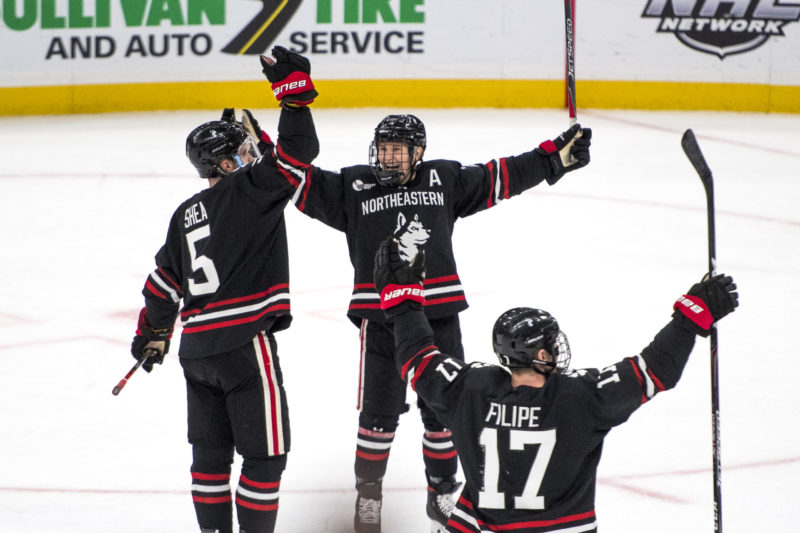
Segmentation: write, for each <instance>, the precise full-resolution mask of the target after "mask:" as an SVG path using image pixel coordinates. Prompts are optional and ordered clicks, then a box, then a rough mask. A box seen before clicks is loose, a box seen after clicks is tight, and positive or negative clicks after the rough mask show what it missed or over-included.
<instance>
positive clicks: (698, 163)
mask: <svg viewBox="0 0 800 533" xmlns="http://www.w3.org/2000/svg"><path fill="white" fill-rule="evenodd" d="M681 146H682V147H683V151H684V153H685V154H686V157H688V158H689V162H691V163H692V166H693V167H694V169H695V170H696V171H697V173H698V174H699V175H700V179H701V180H703V185H705V186H706V187H708V186H709V185H710V184H711V169H709V168H708V163H706V159H705V158H704V157H703V152H701V151H700V145H698V144H697V138H696V137H695V136H694V132H693V131H692V130H691V129H688V130H686V131H685V132H683V137H681Z"/></svg>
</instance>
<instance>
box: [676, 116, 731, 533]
mask: <svg viewBox="0 0 800 533" xmlns="http://www.w3.org/2000/svg"><path fill="white" fill-rule="evenodd" d="M681 146H682V147H683V151H684V152H685V153H686V157H688V158H689V161H690V162H691V163H692V166H693V167H694V169H695V170H696V171H697V174H698V175H699V176H700V180H701V181H702V182H703V187H704V188H705V191H706V212H707V214H708V273H709V275H711V276H713V275H715V274H716V270H717V249H716V248H717V243H716V228H715V223H714V181H713V178H712V176H711V169H709V168H708V164H707V163H706V160H705V157H703V152H701V151H700V145H699V144H697V138H696V137H695V135H694V132H693V131H692V130H691V129H688V130H686V131H685V132H684V134H683V137H682V138H681ZM709 341H710V345H711V441H712V460H713V478H714V531H715V532H716V533H722V461H721V457H720V455H721V453H720V452H721V447H722V441H721V435H720V416H719V360H718V344H717V326H716V324H714V325H712V326H711V332H710V335H709Z"/></svg>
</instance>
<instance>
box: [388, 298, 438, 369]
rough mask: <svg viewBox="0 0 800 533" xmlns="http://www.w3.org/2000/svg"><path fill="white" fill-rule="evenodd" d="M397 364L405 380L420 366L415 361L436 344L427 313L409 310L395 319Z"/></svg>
mask: <svg viewBox="0 0 800 533" xmlns="http://www.w3.org/2000/svg"><path fill="white" fill-rule="evenodd" d="M394 339H395V348H396V349H395V363H396V364H397V369H398V371H399V372H400V377H402V378H403V380H406V379H407V374H408V371H409V369H410V368H411V367H413V366H415V365H416V364H418V361H414V359H415V358H416V357H417V356H418V355H420V354H421V353H422V352H424V349H425V348H426V347H428V346H432V345H433V344H434V339H433V330H432V329H431V326H430V324H429V323H428V319H427V317H426V316H425V313H424V312H423V311H421V310H417V309H409V310H408V311H406V312H405V313H401V314H399V315H397V316H396V317H395V318H394Z"/></svg>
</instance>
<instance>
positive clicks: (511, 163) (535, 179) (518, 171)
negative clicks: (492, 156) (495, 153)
mask: <svg viewBox="0 0 800 533" xmlns="http://www.w3.org/2000/svg"><path fill="white" fill-rule="evenodd" d="M505 164H506V168H507V169H508V175H509V185H508V188H509V194H510V195H511V196H515V195H517V194H521V193H523V192H525V191H527V190H528V189H530V188H533V187H535V186H537V185H539V184H540V183H541V182H543V181H545V180H546V179H548V178H550V177H552V176H553V167H552V166H551V165H550V161H549V160H548V158H547V157H544V156H542V155H541V154H539V153H537V152H533V151H531V152H526V153H524V154H521V155H518V156H514V157H507V158H505Z"/></svg>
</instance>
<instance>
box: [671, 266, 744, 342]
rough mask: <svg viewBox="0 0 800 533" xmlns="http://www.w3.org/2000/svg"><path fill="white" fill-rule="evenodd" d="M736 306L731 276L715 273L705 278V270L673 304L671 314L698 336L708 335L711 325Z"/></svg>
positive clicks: (734, 284)
mask: <svg viewBox="0 0 800 533" xmlns="http://www.w3.org/2000/svg"><path fill="white" fill-rule="evenodd" d="M738 306H739V293H738V292H736V283H734V282H733V278H731V277H730V276H726V275H725V274H717V275H716V276H714V277H711V278H709V276H708V274H706V275H705V276H704V277H703V280H702V281H701V282H700V283H695V284H694V285H692V288H691V289H689V293H688V294H684V295H683V296H681V297H680V298H678V301H676V302H675V305H673V306H672V309H673V310H674V311H673V313H672V317H673V318H674V319H675V320H677V321H678V322H680V323H681V324H682V325H683V326H684V327H685V328H686V329H688V330H690V331H693V332H695V333H696V334H698V335H700V336H701V337H708V334H709V332H710V331H711V325H712V324H714V323H715V322H716V321H717V320H719V319H720V318H722V317H724V316H725V315H727V314H728V313H731V312H732V311H733V310H734V309H736V308H737V307H738Z"/></svg>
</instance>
